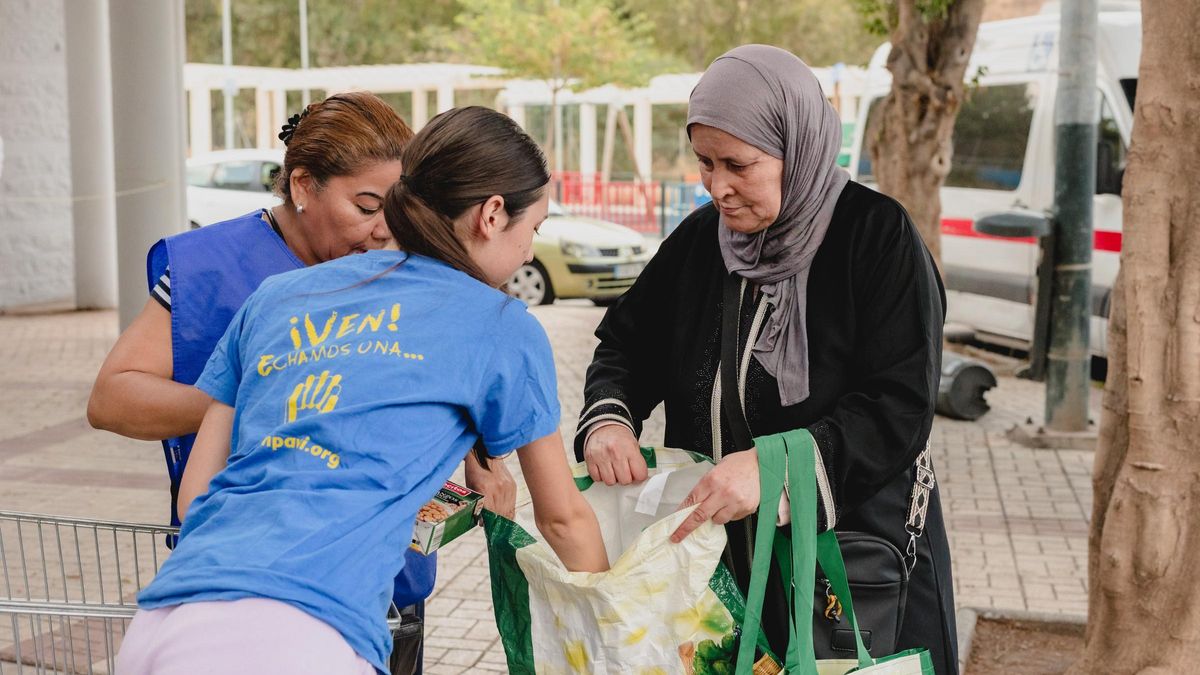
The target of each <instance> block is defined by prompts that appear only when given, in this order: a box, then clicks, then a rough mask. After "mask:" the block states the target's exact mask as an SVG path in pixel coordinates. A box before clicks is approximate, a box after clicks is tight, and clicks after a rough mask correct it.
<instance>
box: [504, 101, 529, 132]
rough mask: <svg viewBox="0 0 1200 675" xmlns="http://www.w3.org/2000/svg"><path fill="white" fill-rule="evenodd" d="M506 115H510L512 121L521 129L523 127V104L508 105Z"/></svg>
mask: <svg viewBox="0 0 1200 675" xmlns="http://www.w3.org/2000/svg"><path fill="white" fill-rule="evenodd" d="M508 116H509V117H511V118H512V119H513V121H514V122H516V123H517V124H519V125H521V128H522V129H524V128H525V106H523V105H510V106H508Z"/></svg>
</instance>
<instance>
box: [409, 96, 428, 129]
mask: <svg viewBox="0 0 1200 675" xmlns="http://www.w3.org/2000/svg"><path fill="white" fill-rule="evenodd" d="M428 121H429V94H428V92H426V91H425V90H424V89H413V90H412V120H410V122H409V123H410V124H411V125H412V128H413V131H420V130H421V127H423V126H425V123H426V122H428Z"/></svg>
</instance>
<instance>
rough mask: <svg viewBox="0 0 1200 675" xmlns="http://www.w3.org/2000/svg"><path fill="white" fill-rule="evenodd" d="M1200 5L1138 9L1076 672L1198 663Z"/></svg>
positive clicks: (1170, 3) (1169, 0)
mask: <svg viewBox="0 0 1200 675" xmlns="http://www.w3.org/2000/svg"><path fill="white" fill-rule="evenodd" d="M1197 32H1200V4H1197V3H1196V2H1195V0H1154V1H1153V2H1147V3H1145V4H1143V6H1142V35H1143V40H1142V56H1141V66H1140V72H1139V82H1138V88H1137V106H1136V109H1135V112H1134V120H1135V121H1134V127H1133V130H1134V133H1133V141H1132V144H1131V147H1130V153H1129V165H1128V169H1127V172H1126V179H1125V187H1124V243H1123V247H1122V251H1121V272H1120V276H1119V277H1118V280H1117V284H1116V289H1115V290H1114V293H1113V305H1112V307H1113V311H1112V318H1111V322H1110V326H1109V333H1108V353H1109V368H1108V382H1107V385H1106V386H1105V392H1104V412H1103V416H1102V417H1101V422H1100V438H1099V447H1098V449H1097V452H1096V460H1095V469H1094V474H1093V478H1092V485H1093V491H1094V498H1093V508H1092V524H1091V535H1090V538H1089V542H1088V554H1089V555H1088V577H1089V581H1090V588H1089V596H1088V600H1089V602H1088V629H1087V648H1086V650H1085V652H1084V656H1083V657H1082V658H1081V660H1080V661H1079V662H1077V663H1076V664H1075V665H1074V667H1073V668H1072V670H1071V672H1072V673H1079V674H1082V673H1096V672H1107V673H1147V674H1149V673H1183V672H1194V671H1195V669H1196V667H1197V665H1196V664H1197V663H1200V583H1197V581H1198V579H1200V576H1198V575H1200V557H1198V556H1197V555H1196V551H1197V549H1198V547H1200V446H1198V445H1197V443H1198V439H1200V184H1198V180H1197V176H1198V175H1200V155H1197V153H1196V148H1198V147H1200V80H1197V79H1196V75H1195V73H1196V72H1197V70H1198V69H1200V42H1197V40H1196V39H1195V36H1196V34H1197Z"/></svg>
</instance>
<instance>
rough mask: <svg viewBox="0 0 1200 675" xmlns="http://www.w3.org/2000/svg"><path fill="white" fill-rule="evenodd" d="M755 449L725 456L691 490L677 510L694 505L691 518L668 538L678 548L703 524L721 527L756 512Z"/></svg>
mask: <svg viewBox="0 0 1200 675" xmlns="http://www.w3.org/2000/svg"><path fill="white" fill-rule="evenodd" d="M759 499H760V493H759V485H758V449H757V448H750V449H749V450H747V451H745V452H735V453H733V454H732V455H726V456H725V457H724V458H723V459H721V461H720V462H719V463H717V465H716V466H715V467H713V470H712V471H709V472H708V473H707V474H705V476H704V478H701V479H700V482H699V483H697V484H696V487H694V488H692V491H691V493H689V494H688V496H687V498H686V499H684V500H683V504H681V505H680V508H686V507H688V506H691V505H692V504H698V505H699V506H697V507H696V510H695V511H693V512H692V515H690V516H688V517H687V519H686V520H684V521H683V524H681V525H680V526H679V528H678V529H676V530H675V532H673V533H672V534H671V542H672V543H675V544H678V543H679V542H681V541H683V539H684V537H686V536H688V535H689V534H691V533H692V531H693V530H695V529H696V528H697V527H700V526H701V525H703V524H704V521H706V520H710V519H711V520H712V521H713V522H714V523H716V524H717V525H724V524H725V523H728V522H729V521H731V520H739V519H741V518H745V517H746V516H748V515H750V514H751V513H754V512H755V511H757V510H758V503H759Z"/></svg>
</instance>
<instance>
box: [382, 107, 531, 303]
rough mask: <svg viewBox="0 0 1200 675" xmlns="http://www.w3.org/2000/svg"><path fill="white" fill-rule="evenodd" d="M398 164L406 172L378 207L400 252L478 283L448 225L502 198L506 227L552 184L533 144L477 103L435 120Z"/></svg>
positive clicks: (509, 122)
mask: <svg viewBox="0 0 1200 675" xmlns="http://www.w3.org/2000/svg"><path fill="white" fill-rule="evenodd" d="M401 164H402V165H403V166H404V175H403V176H401V178H400V180H399V181H398V182H397V183H396V184H395V185H393V186H392V188H391V189H390V190H389V191H388V194H387V197H386V198H385V199H384V205H383V211H384V217H385V218H386V219H387V224H388V229H390V230H391V231H392V236H394V237H395V238H396V243H397V244H399V246H400V249H401V250H404V251H408V252H410V253H416V254H419V255H425V256H429V257H431V258H436V259H438V260H441V261H443V262H446V263H448V264H450V265H451V266H453V267H454V268H455V269H458V270H461V271H462V272H465V273H467V274H469V275H471V276H472V277H474V278H476V279H478V280H480V281H483V282H484V283H487V280H486V279H485V278H484V275H483V273H482V272H481V271H480V270H479V268H478V266H477V265H476V264H475V263H474V262H473V261H472V260H471V257H470V256H469V255H468V254H467V249H466V246H464V245H463V243H462V241H460V240H459V238H458V235H457V234H456V233H455V230H454V221H455V220H457V219H458V217H459V216H461V215H462V214H463V213H464V212H466V210H467V209H469V208H470V207H472V206H475V205H477V204H480V203H482V202H484V201H486V200H487V199H488V198H489V197H491V196H493V195H500V196H501V197H503V198H504V210H505V212H507V213H508V217H509V224H510V226H511V224H512V223H513V222H514V221H516V220H517V219H518V218H519V217H520V216H521V214H522V213H524V212H525V210H526V209H527V208H529V206H530V205H532V204H533V203H535V202H536V201H537V200H539V199H540V198H541V196H542V192H543V191H544V190H545V187H546V184H547V183H549V182H550V173H549V172H548V171H547V169H546V158H545V156H544V155H543V154H542V151H541V149H540V148H539V147H538V146H537V143H535V142H534V141H533V139H532V138H530V137H529V135H528V134H526V133H525V132H524V131H523V130H522V129H521V127H519V126H518V125H517V124H516V122H513V121H512V119H510V118H509V117H508V116H507V115H503V114H501V113H498V112H496V111H494V110H490V109H488V108H482V107H479V106H471V107H467V108H455V109H454V110H449V111H447V112H444V113H442V114H440V115H438V116H437V117H435V118H433V119H432V120H431V121H430V122H429V124H428V125H426V126H425V128H424V129H422V130H421V132H420V133H418V134H417V135H416V136H415V137H414V138H413V139H412V141H410V142H409V143H408V145H407V146H406V147H405V150H404V155H403V157H402V158H401Z"/></svg>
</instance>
